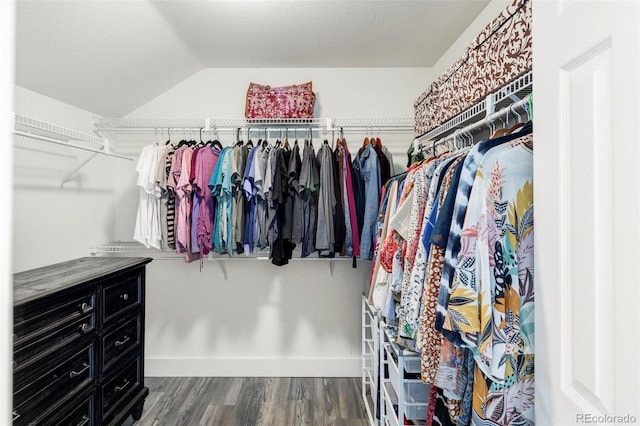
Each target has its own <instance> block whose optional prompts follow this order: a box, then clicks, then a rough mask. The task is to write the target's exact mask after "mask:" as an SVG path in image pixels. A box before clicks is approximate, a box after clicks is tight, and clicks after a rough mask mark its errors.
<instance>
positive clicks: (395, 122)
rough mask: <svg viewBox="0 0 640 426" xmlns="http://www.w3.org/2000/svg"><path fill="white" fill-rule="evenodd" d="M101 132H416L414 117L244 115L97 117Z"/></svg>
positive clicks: (96, 125)
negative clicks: (274, 129)
mask: <svg viewBox="0 0 640 426" xmlns="http://www.w3.org/2000/svg"><path fill="white" fill-rule="evenodd" d="M94 125H95V128H96V130H98V131H116V132H118V131H120V132H127V131H131V130H141V131H155V132H159V131H162V130H166V129H171V130H172V131H199V130H203V131H214V130H222V129H229V130H234V129H237V128H241V129H253V128H268V127H283V128H287V127H300V128H307V129H309V128H311V129H317V130H339V128H341V127H342V128H359V129H366V128H376V129H397V130H402V131H413V130H414V121H413V118H338V119H333V118H309V119H307V118H299V119H273V118H268V119H262V118H259V119H245V118H117V119H114V118H96V120H95V122H94Z"/></svg>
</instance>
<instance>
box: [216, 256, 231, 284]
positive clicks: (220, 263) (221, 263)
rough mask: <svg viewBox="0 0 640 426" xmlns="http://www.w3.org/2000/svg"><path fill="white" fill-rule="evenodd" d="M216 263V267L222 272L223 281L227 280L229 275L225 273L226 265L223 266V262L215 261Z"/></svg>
mask: <svg viewBox="0 0 640 426" xmlns="http://www.w3.org/2000/svg"><path fill="white" fill-rule="evenodd" d="M216 261H217V262H218V266H219V267H220V270H221V271H222V275H223V276H224V279H225V281H227V280H229V274H228V273H227V265H225V264H224V260H220V259H216Z"/></svg>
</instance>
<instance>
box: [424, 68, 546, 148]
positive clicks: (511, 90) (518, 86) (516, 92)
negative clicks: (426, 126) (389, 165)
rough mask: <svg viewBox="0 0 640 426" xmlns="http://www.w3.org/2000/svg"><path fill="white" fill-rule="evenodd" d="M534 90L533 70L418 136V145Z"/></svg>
mask: <svg viewBox="0 0 640 426" xmlns="http://www.w3.org/2000/svg"><path fill="white" fill-rule="evenodd" d="M532 92H533V72H532V71H529V72H527V73H526V74H524V75H522V76H521V77H519V78H517V79H516V80H514V81H512V82H511V83H509V84H507V85H506V86H504V87H502V88H500V89H499V90H497V91H496V92H494V93H492V94H491V95H489V96H487V97H486V98H485V99H483V100H481V101H480V102H478V103H477V104H475V105H474V106H472V107H471V108H469V109H467V110H466V111H464V112H462V113H460V114H458V115H456V116H455V117H453V118H452V119H450V120H448V121H446V122H445V123H443V124H441V125H439V126H437V127H435V128H434V129H432V130H430V131H428V132H427V133H425V134H424V135H422V136H420V137H418V138H417V139H416V141H415V143H416V145H420V144H421V143H422V142H426V141H431V140H435V139H439V138H443V137H446V136H448V135H451V134H452V133H453V132H454V131H456V130H458V129H461V128H464V127H465V126H467V125H469V124H471V123H473V122H476V121H478V119H479V118H481V117H482V118H486V117H489V116H490V115H491V114H493V113H494V112H495V111H497V110H502V109H504V108H505V107H508V106H509V105H512V104H514V103H517V102H519V101H521V100H523V99H524V98H526V97H527V96H529V95H530V94H531V93H532Z"/></svg>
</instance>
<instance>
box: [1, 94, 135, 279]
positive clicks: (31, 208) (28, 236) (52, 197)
mask: <svg viewBox="0 0 640 426" xmlns="http://www.w3.org/2000/svg"><path fill="white" fill-rule="evenodd" d="M14 96H15V100H14V112H16V113H18V114H21V115H26V116H29V117H32V118H36V119H39V120H44V121H48V122H51V123H54V124H58V125H60V126H64V127H68V128H71V129H75V130H78V131H83V132H87V133H91V132H92V123H93V116H92V114H91V113H89V112H87V111H83V110H81V109H78V108H75V107H73V106H71V105H68V104H64V103H62V102H59V101H56V100H54V99H51V98H48V97H46V96H43V95H40V94H38V93H35V92H32V91H29V90H26V89H24V88H21V87H18V86H15V92H14ZM16 138H17V139H16V146H15V148H14V152H13V154H14V155H13V180H14V182H13V183H14V185H13V230H14V237H15V238H14V241H13V249H12V253H13V269H14V272H19V271H23V270H26V269H31V268H35V267H39V266H44V265H47V264H51V263H56V262H60V261H64V260H69V259H73V258H77V257H82V256H87V255H88V253H89V252H88V247H89V245H90V244H93V243H100V242H105V241H110V240H111V239H113V234H114V223H115V213H114V209H115V205H114V196H115V192H114V190H113V167H114V164H115V163H117V162H121V161H122V162H125V161H126V160H119V159H114V158H106V157H104V156H97V157H96V158H94V159H93V160H91V161H90V162H89V163H88V164H87V165H86V166H84V167H83V168H82V169H81V170H80V172H79V173H78V174H77V175H76V176H74V177H73V178H72V179H71V180H70V181H69V182H67V183H66V184H65V185H64V188H60V183H61V181H62V178H63V177H64V176H65V175H66V174H67V173H68V172H69V171H70V170H73V169H74V168H75V167H76V166H77V165H78V164H79V162H80V161H81V160H83V159H84V158H86V156H87V154H86V152H85V151H78V150H71V149H69V148H65V147H58V146H55V145H52V144H47V143H45V142H33V141H32V140H29V139H26V138H22V137H16ZM129 165H131V163H130V164H129Z"/></svg>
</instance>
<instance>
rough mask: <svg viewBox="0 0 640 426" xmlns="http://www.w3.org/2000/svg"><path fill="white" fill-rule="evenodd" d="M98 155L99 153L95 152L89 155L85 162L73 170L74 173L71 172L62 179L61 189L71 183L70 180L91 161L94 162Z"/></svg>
mask: <svg viewBox="0 0 640 426" xmlns="http://www.w3.org/2000/svg"><path fill="white" fill-rule="evenodd" d="M96 155H98V153H97V152H93V153H92V154H91V155H89V156H88V157H87V158H86V159H85V160H84V161H82V162H81V163H80V164H78V165H77V166H76V168H75V169H73V170H72V171H70V172H69V173H67V174H66V175H65V176H64V177H63V178H62V182H60V188H62V187H63V186H64V184H65V183H67V182H69V180H70V179H71V178H72V177H73V176H74V175H75V174H76V173H78V172H79V171H80V169H81V168H83V167H84V166H85V165H86V164H87V163H88V162H89V161H91V160H93V159H94V158H95V156H96Z"/></svg>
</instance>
